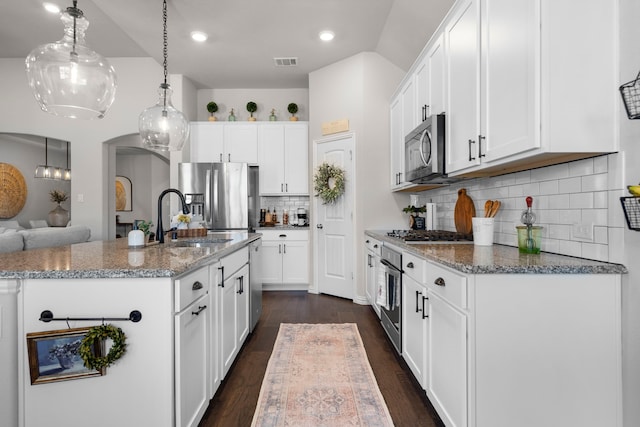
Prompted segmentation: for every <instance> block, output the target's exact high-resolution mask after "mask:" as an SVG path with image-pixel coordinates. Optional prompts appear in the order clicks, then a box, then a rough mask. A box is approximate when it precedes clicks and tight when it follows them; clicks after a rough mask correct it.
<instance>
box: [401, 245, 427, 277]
mask: <svg viewBox="0 0 640 427" xmlns="http://www.w3.org/2000/svg"><path fill="white" fill-rule="evenodd" d="M426 271H427V261H425V260H424V259H422V258H418V257H417V256H415V255H412V254H410V253H407V252H403V253H402V272H403V273H404V274H406V275H407V276H409V277H411V278H412V279H413V280H415V281H416V282H418V283H419V284H421V285H424V282H425V280H426V276H425V275H426Z"/></svg>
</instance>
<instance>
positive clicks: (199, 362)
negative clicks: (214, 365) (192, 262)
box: [174, 267, 212, 426]
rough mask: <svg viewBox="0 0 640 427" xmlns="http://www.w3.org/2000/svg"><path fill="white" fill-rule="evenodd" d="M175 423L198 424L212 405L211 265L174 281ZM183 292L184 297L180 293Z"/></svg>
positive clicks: (184, 424)
mask: <svg viewBox="0 0 640 427" xmlns="http://www.w3.org/2000/svg"><path fill="white" fill-rule="evenodd" d="M174 286H175V290H176V295H177V298H176V304H180V306H179V309H180V311H177V313H176V315H175V396H176V426H197V425H198V423H199V421H200V419H201V418H202V415H203V414H204V412H205V411H206V409H207V406H208V405H209V399H210V393H209V384H210V376H209V372H210V371H209V367H210V365H209V350H210V335H211V332H210V329H209V328H210V322H211V320H210V316H211V313H212V308H211V306H210V305H209V297H208V295H207V292H208V291H209V268H208V267H202V268H200V269H199V270H196V271H195V272H193V273H190V274H188V275H187V276H185V277H183V278H180V279H178V280H176V281H175V285H174ZM180 296H181V297H180Z"/></svg>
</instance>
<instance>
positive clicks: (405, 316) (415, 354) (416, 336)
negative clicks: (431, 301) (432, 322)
mask: <svg viewBox="0 0 640 427" xmlns="http://www.w3.org/2000/svg"><path fill="white" fill-rule="evenodd" d="M427 303H428V298H427V288H426V287H425V286H424V285H422V284H420V283H418V282H416V281H415V280H414V279H412V278H411V277H409V276H407V275H406V274H405V275H403V277H402V357H403V358H404V360H405V362H407V365H409V368H410V369H411V372H413V375H414V376H415V378H416V380H417V381H418V383H420V386H421V387H422V388H423V389H424V388H425V381H426V377H427V373H426V372H427V337H428V329H427V326H428V320H429V318H428V315H427V312H428V311H427V310H428V307H427Z"/></svg>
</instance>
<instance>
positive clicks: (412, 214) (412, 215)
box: [402, 205, 427, 230]
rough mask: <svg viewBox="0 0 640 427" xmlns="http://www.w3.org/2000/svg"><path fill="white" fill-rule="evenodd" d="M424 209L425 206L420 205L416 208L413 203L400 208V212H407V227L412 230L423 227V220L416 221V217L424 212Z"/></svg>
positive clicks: (425, 209)
mask: <svg viewBox="0 0 640 427" xmlns="http://www.w3.org/2000/svg"><path fill="white" fill-rule="evenodd" d="M426 211H427V207H426V206H421V207H419V208H418V207H415V206H413V205H409V206H407V207H406V208H403V209H402V212H404V213H408V214H409V228H411V229H412V230H421V229H424V221H420V220H418V221H417V220H416V218H420V214H421V213H425V212H426Z"/></svg>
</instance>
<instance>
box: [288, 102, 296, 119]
mask: <svg viewBox="0 0 640 427" xmlns="http://www.w3.org/2000/svg"><path fill="white" fill-rule="evenodd" d="M287 111H288V112H289V113H290V114H291V117H290V118H289V120H291V121H292V122H297V121H298V118H297V117H296V113H297V112H298V104H296V103H294V102H292V103H291V104H289V105H287Z"/></svg>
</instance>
